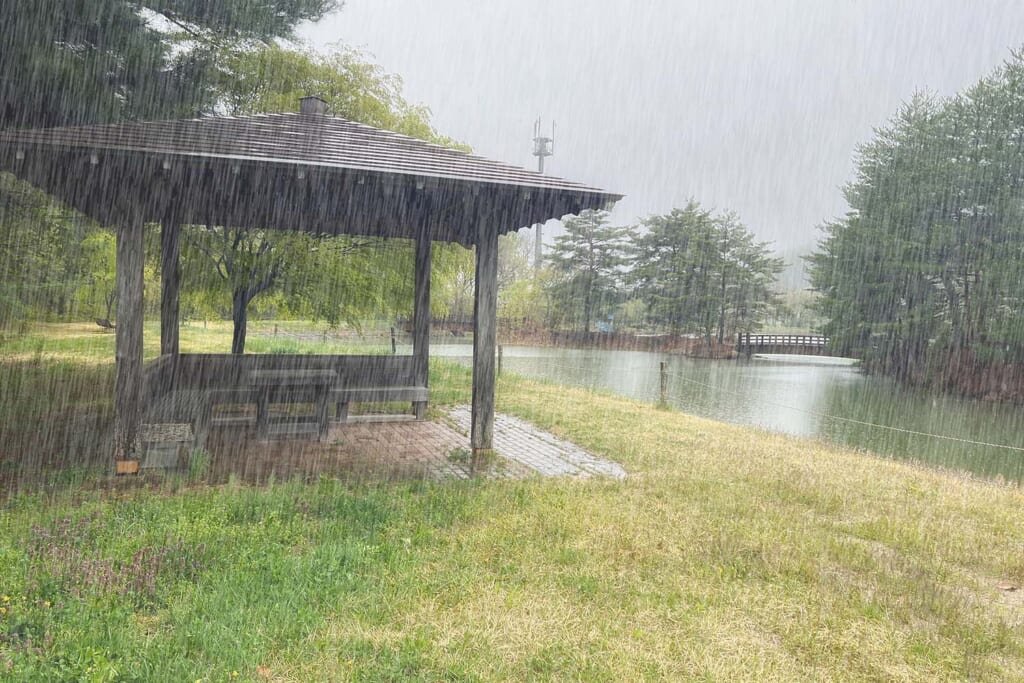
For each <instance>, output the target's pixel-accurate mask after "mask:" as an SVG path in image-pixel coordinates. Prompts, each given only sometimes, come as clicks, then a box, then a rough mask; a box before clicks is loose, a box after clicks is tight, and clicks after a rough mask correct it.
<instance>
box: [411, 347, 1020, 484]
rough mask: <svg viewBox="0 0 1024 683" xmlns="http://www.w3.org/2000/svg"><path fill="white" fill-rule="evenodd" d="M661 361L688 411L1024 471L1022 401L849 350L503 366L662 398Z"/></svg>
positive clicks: (676, 398)
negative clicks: (951, 391)
mask: <svg viewBox="0 0 1024 683" xmlns="http://www.w3.org/2000/svg"><path fill="white" fill-rule="evenodd" d="M472 353H473V351H472V346H471V345H468V344H434V345H432V346H431V355H434V356H439V357H446V358H449V359H452V360H455V361H458V362H463V363H467V364H468V363H469V362H470V360H471V358H472ZM662 361H664V362H665V363H666V374H667V377H668V391H667V399H668V403H669V405H670V406H672V407H674V408H677V409H679V410H681V411H683V412H686V413H690V414H693V415H700V416H702V417H707V418H711V419H715V420H721V421H724V422H733V423H737V424H744V425H750V426H753V427H759V428H762V429H767V430H771V431H777V432H785V433H788V434H795V435H798V436H807V437H812V438H818V439H822V440H824V441H829V442H832V443H838V444H842V445H845V446H849V447H852V448H856V449H863V450H867V451H871V452H874V453H878V454H881V455H886V456H889V457H894V458H899V459H905V460H914V461H919V462H922V463H926V464H929V465H933V466H939V467H945V468H951V469H956V470H961V471H965V472H970V473H973V474H976V475H979V476H983V477H988V478H1003V479H1006V480H1009V481H1013V482H1017V483H1020V482H1021V481H1022V479H1024V431H1022V430H1021V414H1022V411H1021V409H1020V407H1019V406H1010V405H1001V404H994V403H987V402H981V401H971V400H964V399H958V398H951V397H944V396H936V395H932V394H929V393H926V392H923V391H918V390H913V389H907V388H904V387H900V386H898V385H896V384H895V383H894V382H892V381H891V380H888V379H885V378H879V377H870V376H865V375H863V374H862V373H861V372H860V371H859V370H858V369H857V368H856V367H855V366H854V365H853V362H852V361H850V360H849V359H843V358H823V357H814V356H762V357H756V356H755V357H754V358H752V359H750V360H724V361H723V360H699V359H693V358H684V357H681V356H674V355H669V354H660V353H650V352H644V351H605V350H596V349H563V348H550V347H531V346H505V347H504V349H503V368H504V369H505V370H506V371H509V372H515V373H518V374H521V375H524V376H527V377H535V378H540V379H546V380H550V381H554V382H557V383H560V384H565V385H570V386H576V387H584V388H587V389H599V390H607V391H611V392H614V393H616V394H619V395H621V396H626V397H629V398H635V399H639V400H642V401H651V402H655V401H657V400H658V398H659V371H660V364H661V362H662Z"/></svg>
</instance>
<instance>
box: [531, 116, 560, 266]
mask: <svg viewBox="0 0 1024 683" xmlns="http://www.w3.org/2000/svg"><path fill="white" fill-rule="evenodd" d="M554 153H555V122H554V121H552V122H551V137H546V136H544V135H543V134H542V133H541V132H540V119H539V118H538V119H537V120H536V121H534V122H533V156H535V157H537V172H538V173H543V172H544V159H545V158H546V157H549V156H551V155H553V154H554ZM535 238H536V241H535V242H534V255H533V267H534V268H535V269H537V270H540V267H541V264H542V263H543V262H544V253H543V252H544V225H543V223H538V224H537V233H536V235H535Z"/></svg>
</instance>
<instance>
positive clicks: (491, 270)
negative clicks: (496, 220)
mask: <svg viewBox="0 0 1024 683" xmlns="http://www.w3.org/2000/svg"><path fill="white" fill-rule="evenodd" d="M475 290H476V291H475V299H474V303H473V418H472V431H471V434H470V445H471V447H472V449H473V458H474V461H478V460H480V459H481V458H486V457H488V456H489V455H490V451H491V450H492V449H493V447H494V444H493V442H494V348H495V343H496V341H497V330H498V323H497V308H498V230H497V228H496V227H495V226H494V225H492V224H491V221H489V220H481V221H480V222H479V223H478V224H477V229H476V286H475Z"/></svg>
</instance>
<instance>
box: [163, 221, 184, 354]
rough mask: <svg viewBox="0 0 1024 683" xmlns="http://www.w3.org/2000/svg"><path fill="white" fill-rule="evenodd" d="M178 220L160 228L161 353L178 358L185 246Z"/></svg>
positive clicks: (164, 224) (167, 222) (168, 222)
mask: <svg viewBox="0 0 1024 683" xmlns="http://www.w3.org/2000/svg"><path fill="white" fill-rule="evenodd" d="M179 232H180V231H179V227H178V225H177V222H176V221H172V220H165V221H164V222H163V223H162V224H161V226H160V354H161V355H177V354H178V353H179V351H180V348H179V341H178V339H179V329H178V308H179V300H180V288H181V244H180V241H179Z"/></svg>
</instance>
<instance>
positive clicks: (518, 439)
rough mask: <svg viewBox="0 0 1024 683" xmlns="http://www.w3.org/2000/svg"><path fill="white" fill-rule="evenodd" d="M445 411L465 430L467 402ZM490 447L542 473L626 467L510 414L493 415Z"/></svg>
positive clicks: (605, 472) (616, 471) (615, 473)
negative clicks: (492, 435) (492, 445)
mask: <svg viewBox="0 0 1024 683" xmlns="http://www.w3.org/2000/svg"><path fill="white" fill-rule="evenodd" d="M448 415H449V416H450V417H451V419H452V420H453V421H454V422H455V424H456V425H457V426H458V427H459V428H460V429H462V430H463V431H468V430H469V428H470V424H471V423H470V415H471V413H470V409H469V406H461V407H459V408H455V409H454V410H452V411H450V412H449V413H448ZM494 449H495V450H496V451H497V452H498V455H499V456H501V457H503V458H506V459H508V460H512V461H514V462H516V463H519V464H521V465H525V466H526V467H529V468H530V469H532V470H533V471H534V472H536V473H538V474H541V475H543V476H546V477H579V478H586V477H592V476H595V475H596V476H604V477H612V478H614V479H625V478H626V470H625V469H623V467H622V465H620V464H618V463H617V462H612V461H611V460H603V459H601V458H598V457H597V456H594V455H591V454H590V453H587V452H586V451H584V450H583V449H581V448H580V447H579V446H577V445H576V444H574V443H571V442H569V441H564V440H562V439H559V438H558V437H556V436H554V435H553V434H551V433H549V432H545V431H543V430H541V429H537V428H536V427H534V426H533V425H531V424H530V423H529V422H526V421H524V420H520V419H519V418H517V417H512V416H511V415H502V414H501V413H497V414H496V415H495V416H494Z"/></svg>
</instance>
